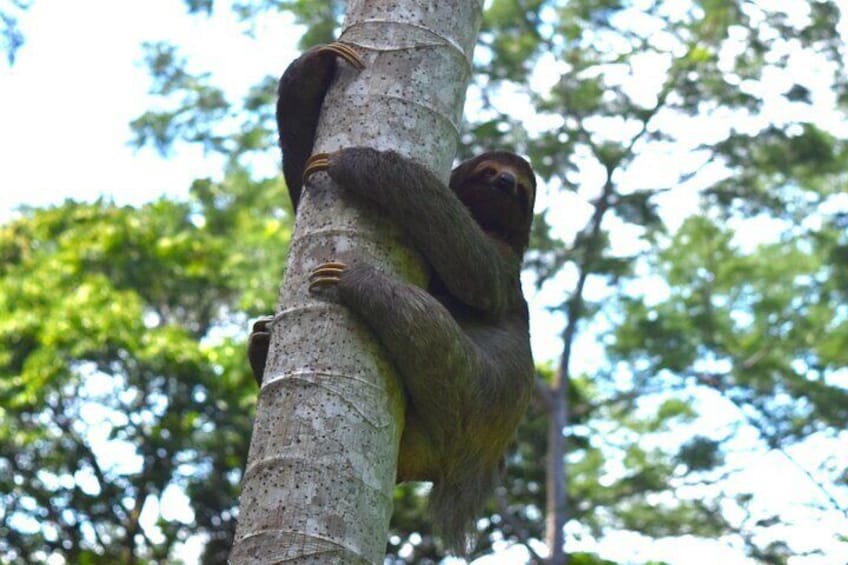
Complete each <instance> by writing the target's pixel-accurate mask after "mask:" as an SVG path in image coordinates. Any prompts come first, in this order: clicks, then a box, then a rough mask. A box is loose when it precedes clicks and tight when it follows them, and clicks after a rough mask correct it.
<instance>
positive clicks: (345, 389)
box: [230, 0, 482, 563]
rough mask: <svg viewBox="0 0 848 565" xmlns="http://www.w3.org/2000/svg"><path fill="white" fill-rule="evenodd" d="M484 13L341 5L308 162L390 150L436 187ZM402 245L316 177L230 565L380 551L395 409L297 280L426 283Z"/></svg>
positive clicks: (260, 409) (360, 336)
mask: <svg viewBox="0 0 848 565" xmlns="http://www.w3.org/2000/svg"><path fill="white" fill-rule="evenodd" d="M481 14H482V0H429V1H422V0H396V1H387V0H376V1H374V0H372V1H368V0H359V1H356V0H352V1H350V2H348V12H347V16H346V19H345V24H344V28H343V32H342V35H341V36H340V38H339V40H340V41H343V42H345V43H348V44H350V45H352V46H354V47H355V48H356V50H357V51H358V52H359V53H360V54H361V55H362V58H363V60H364V61H365V65H366V68H365V70H363V71H361V72H356V71H355V70H354V69H352V68H351V67H349V66H347V65H345V64H344V63H341V64H340V65H339V66H340V71H339V73H338V76H337V77H336V81H335V83H334V85H333V86H332V87H331V89H330V92H329V93H328V95H327V97H326V99H325V101H324V107H323V109H322V114H321V122H320V124H319V127H318V136H317V139H316V143H315V148H314V152H316V153H318V152H332V151H335V150H338V149H341V148H345V147H354V146H368V147H373V148H376V149H393V150H395V151H398V152H400V153H402V154H404V155H406V156H408V157H411V158H413V159H415V160H416V161H418V162H419V163H422V164H423V165H424V166H426V167H428V168H430V169H431V170H432V171H433V172H435V173H436V174H438V175H439V176H441V177H442V178H443V179H447V175H448V172H449V169H450V164H451V162H452V160H453V157H454V154H455V152H456V143H457V140H458V125H459V122H460V118H461V113H462V105H463V101H464V98H465V90H466V87H467V84H468V80H469V78H470V75H471V53H472V50H473V47H474V43H475V40H476V36H477V30H478V29H479V24H480V20H481ZM401 234H402V232H401V230H400V229H399V228H398V227H397V226H390V225H388V224H387V223H386V222H385V221H383V220H382V219H381V215H380V214H379V213H378V212H377V211H376V210H375V209H374V208H371V207H367V206H365V205H363V203H362V202H360V201H354V200H353V199H352V198H350V197H348V196H347V195H345V194H343V193H341V192H340V191H339V190H338V189H337V188H336V187H335V186H333V185H332V183H331V182H330V180H329V178H328V177H327V175H325V174H323V173H319V174H316V175H313V176H312V177H311V179H310V182H308V183H307V185H306V186H305V189H304V194H303V197H302V199H301V201H300V205H299V208H298V217H297V222H296V226H295V232H294V236H293V238H292V244H291V249H290V254H289V260H288V267H287V270H286V279H285V281H284V283H283V286H282V289H281V291H280V305H279V306H278V309H277V311H278V314H277V316H276V317H275V321H274V324H273V327H272V337H271V346H270V351H269V355H268V362H267V366H266V369H265V377H264V382H263V385H262V389H261V391H260V396H259V403H258V406H257V409H256V421H255V423H254V429H253V437H252V439H251V445H250V453H249V455H248V461H247V467H246V470H245V475H244V480H243V483H242V494H241V498H240V501H239V504H240V509H239V524H238V528H237V530H236V535H235V541H234V544H233V549H232V552H231V555H230V559H231V562H232V563H276V562H281V561H286V562H287V563H378V562H382V559H383V555H384V552H385V545H386V535H387V532H388V525H389V519H390V517H391V512H392V489H393V487H394V483H395V472H396V463H397V455H398V445H399V441H400V435H401V432H402V427H403V416H404V399H403V393H402V388H401V385H400V382H399V380H398V377H397V375H395V374H394V371H393V369H392V366H391V364H390V363H389V362H388V360H387V359H386V358H385V354H384V352H383V350H382V349H381V347H380V345H379V343H376V342H375V340H374V338H373V336H372V335H371V333H370V332H369V331H368V330H367V329H366V328H365V327H364V325H363V324H362V323H361V322H360V321H359V320H357V319H356V318H355V317H353V316H352V315H351V314H350V313H349V312H348V311H347V310H345V309H344V308H342V307H341V306H339V305H337V304H333V303H331V302H329V301H326V300H324V299H316V298H315V297H313V296H311V295H310V294H309V292H308V290H307V283H306V281H307V277H308V275H309V272H310V271H311V270H312V269H313V268H314V267H316V266H317V265H319V264H321V263H323V262H326V261H330V260H341V261H345V260H346V259H349V258H350V257H351V256H353V255H355V256H357V257H360V258H361V257H365V258H367V260H368V261H369V262H371V263H372V264H375V265H379V266H381V267H382V268H384V269H385V270H386V271H387V272H390V273H394V274H395V275H396V276H398V277H404V278H407V279H408V280H413V281H417V282H419V283H423V282H424V281H425V280H426V279H425V276H426V273H425V272H424V269H425V267H424V266H423V265H422V264H421V261H420V259H419V258H418V257H417V256H416V255H415V253H414V251H413V250H410V249H407V248H405V247H404V246H403V244H402V243H401V241H402V235H401Z"/></svg>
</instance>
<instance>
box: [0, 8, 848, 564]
mask: <svg viewBox="0 0 848 565" xmlns="http://www.w3.org/2000/svg"><path fill="white" fill-rule="evenodd" d="M486 6H487V11H486V19H485V21H484V28H483V31H482V32H481V35H480V42H479V44H478V48H477V50H476V52H475V60H476V64H477V67H478V68H477V72H476V74H475V77H474V81H473V84H472V87H471V88H470V89H469V93H468V98H467V104H466V111H465V118H466V121H467V123H466V127H465V130H464V132H463V139H462V144H463V149H462V151H463V153H462V155H461V156H468V155H470V154H473V153H475V152H478V151H480V150H481V149H484V148H492V147H509V148H513V149H515V150H516V151H518V152H520V153H523V154H526V155H527V156H529V157H530V159H531V160H532V162H533V164H534V167H535V168H536V171H537V173H538V175H539V180H540V181H541V183H542V185H541V194H540V198H539V201H538V204H537V211H538V212H539V217H538V218H537V222H536V229H535V231H534V239H533V243H532V249H531V251H530V253H529V254H528V257H527V261H526V272H525V288H526V289H527V290H528V291H529V292H528V294H529V298H530V301H531V307H532V332H533V346H534V353H535V356H536V360H537V363H538V367H539V372H540V379H543V380H547V381H548V382H553V381H555V380H556V379H559V380H560V381H562V382H564V383H565V384H567V385H568V386H567V390H568V393H569V394H568V398H569V403H568V407H569V416H570V417H569V422H568V425H567V427H566V428H565V429H564V437H565V439H566V446H567V449H568V451H567V454H566V456H565V462H566V465H565V471H566V472H565V474H564V476H562V477H559V478H558V479H559V480H560V481H563V482H564V483H565V484H566V485H567V492H568V504H567V508H566V509H565V510H564V511H566V512H567V518H568V520H567V524H566V528H565V529H566V542H565V546H566V548H567V550H568V551H569V552H570V553H571V554H572V562H576V563H600V562H604V561H603V560H607V562H613V563H649V562H657V561H665V562H668V563H698V562H703V563H714V562H717V561H719V560H721V561H724V562H726V563H752V562H762V563H792V564H802V563H803V564H817V563H821V564H825V563H827V564H831V563H840V562H846V561H848V538H846V535H848V433H846V431H845V427H846V422H848V370H846V365H848V307H846V303H848V301H846V293H848V194H846V175H845V170H846V168H848V152H846V145H845V139H846V138H848V122H846V119H845V117H846V116H845V112H846V109H847V108H848V81H847V80H846V79H847V78H848V77H846V73H845V67H844V61H845V57H846V47H845V41H844V38H845V37H846V24H845V18H844V17H843V16H842V15H841V14H840V11H839V5H838V2H832V1H826V0H822V1H819V0H809V1H778V0H773V1H766V0H761V1H742V0H695V1H688V0H680V1H652V0H629V1H625V0H570V1H561V0H547V1H543V0H530V1H520V0H492V1H490V2H487V4H486ZM342 14H343V4H342V3H340V2H330V1H314V0H312V1H308V2H307V1H294V0H292V1H284V0H241V1H237V2H223V1H217V2H214V3H213V2H212V0H186V1H185V2H179V1H178V0H168V1H166V0H157V1H155V2H145V3H144V4H143V5H142V4H140V3H139V4H137V5H134V6H128V5H127V4H125V3H121V4H120V5H119V4H118V3H102V2H94V1H84V2H74V3H68V2H58V1H51V0H35V1H34V2H22V1H20V0H11V1H8V2H3V3H0V16H2V17H1V18H0V34H2V39H0V42H2V43H0V46H2V48H3V55H4V56H5V57H6V61H5V62H4V63H2V66H0V101H2V102H3V103H2V105H0V218H1V219H2V227H1V228H0V415H2V418H0V561H2V562H12V561H24V562H50V563H62V562H68V563H83V562H101V561H102V562H107V561H108V562H111V561H113V560H121V561H123V562H169V563H170V562H175V561H177V560H185V561H188V562H195V561H197V560H200V561H202V562H204V563H217V562H220V561H221V560H222V558H223V556H225V555H226V552H227V550H228V548H229V546H230V543H231V537H232V533H233V528H234V520H235V517H236V507H237V496H238V485H239V481H240V477H241V471H242V468H243V465H244V460H245V455H246V450H247V445H248V442H249V438H250V429H251V423H252V416H253V411H254V407H255V400H256V385H255V383H254V382H253V380H252V377H251V376H250V375H249V370H248V367H247V364H246V360H245V357H244V342H245V339H246V330H247V328H248V323H249V320H250V319H251V318H254V317H256V316H258V315H260V314H264V313H267V312H268V311H270V310H271V309H272V308H273V305H274V303H275V300H276V294H277V288H278V285H279V280H280V278H281V276H282V270H283V268H284V264H285V253H286V249H287V244H288V240H289V236H290V234H291V227H292V216H291V212H290V210H289V209H288V207H287V206H288V204H287V197H286V194H285V187H284V185H283V182H282V178H281V175H279V172H278V171H279V169H278V167H279V156H278V154H277V150H276V148H275V145H276V138H275V132H274V126H273V119H272V107H273V101H274V87H275V82H276V77H277V76H278V74H279V73H280V72H281V70H282V69H283V68H285V66H286V64H287V63H288V62H289V61H290V60H291V59H293V58H294V57H295V56H296V54H297V53H298V52H299V51H300V49H301V48H302V47H304V46H309V45H313V44H315V43H319V42H325V41H328V40H329V39H331V38H332V37H333V36H334V34H335V33H336V32H337V30H338V26H339V24H340V18H341V16H342ZM66 199H68V200H66ZM20 205H26V206H24V207H23V208H21V207H19V206H20ZM546 429H547V412H546V405H545V403H544V402H543V401H541V400H540V401H539V402H537V403H536V404H535V405H534V407H533V409H532V411H531V414H530V415H529V416H528V418H527V420H526V422H525V424H524V426H523V427H522V429H521V431H520V434H519V437H518V441H517V446H516V449H515V450H514V453H513V455H512V456H511V457H510V459H509V461H508V469H507V471H508V474H507V479H506V481H505V488H504V489H503V490H502V491H500V492H499V493H498V494H499V495H498V497H496V499H495V500H493V502H492V506H491V508H490V509H489V513H488V514H487V517H486V518H484V519H482V520H481V521H480V522H479V523H478V530H479V532H478V544H477V553H476V554H475V557H480V562H485V560H486V558H485V557H484V556H485V555H486V554H491V553H492V552H496V555H497V556H499V557H500V558H503V556H504V555H509V556H510V559H517V560H521V559H524V558H527V557H528V556H529V555H531V554H532V552H536V553H539V554H542V555H544V554H545V553H546V548H545V547H544V545H543V542H542V540H543V539H544V523H545V512H546V509H545V490H546V484H545V468H544V464H543V461H544V459H545V454H546V453H547V452H548V441H549V440H548V436H547V433H546ZM387 551H388V554H389V556H390V558H391V559H394V560H397V561H398V562H404V561H406V562H416V561H417V562H420V561H423V560H425V559H436V560H437V559H440V558H441V557H442V554H441V550H440V546H439V544H438V543H437V541H436V540H434V539H433V538H432V537H431V532H430V530H429V527H428V524H427V522H426V519H425V517H424V513H423V498H422V489H421V487H420V486H407V487H404V488H400V489H398V490H397V494H396V512H395V517H394V522H393V530H392V535H391V537H390V539H389V543H388V546H387Z"/></svg>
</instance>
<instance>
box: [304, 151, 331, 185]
mask: <svg viewBox="0 0 848 565" xmlns="http://www.w3.org/2000/svg"><path fill="white" fill-rule="evenodd" d="M329 166H330V154H329V153H316V154H315V155H312V156H311V157H310V158H309V159H307V160H306V166H305V167H304V168H303V181H304V182H306V179H308V178H309V177H311V176H312V175H314V174H315V173H317V172H319V171H326V170H327V167H329Z"/></svg>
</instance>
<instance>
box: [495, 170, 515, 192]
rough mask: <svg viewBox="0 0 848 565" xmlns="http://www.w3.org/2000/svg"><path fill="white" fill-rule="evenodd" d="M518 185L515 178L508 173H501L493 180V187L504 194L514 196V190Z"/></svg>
mask: <svg viewBox="0 0 848 565" xmlns="http://www.w3.org/2000/svg"><path fill="white" fill-rule="evenodd" d="M517 184H518V181H517V180H516V178H515V175H513V174H512V173H509V172H504V173H501V174H499V175H498V176H497V178H496V179H495V186H496V187H497V188H498V189H499V190H502V191H504V192H507V193H509V194H515V189H516V186H517Z"/></svg>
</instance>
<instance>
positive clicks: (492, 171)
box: [483, 167, 498, 177]
mask: <svg viewBox="0 0 848 565" xmlns="http://www.w3.org/2000/svg"><path fill="white" fill-rule="evenodd" d="M496 174H498V171H497V169H495V168H494V167H486V168H485V169H483V175H484V176H487V177H493V176H495V175H496Z"/></svg>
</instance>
